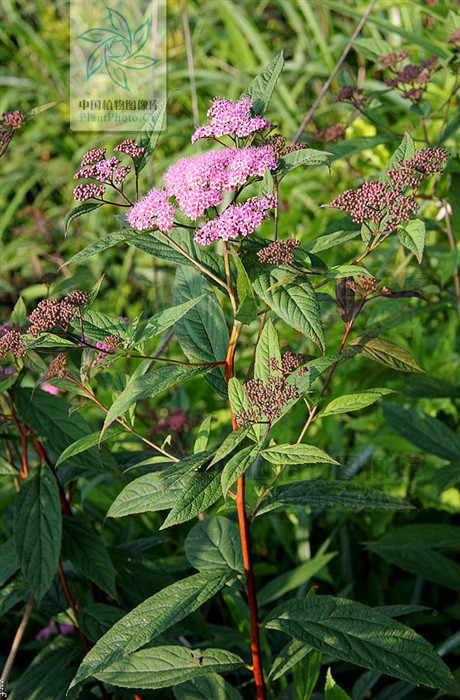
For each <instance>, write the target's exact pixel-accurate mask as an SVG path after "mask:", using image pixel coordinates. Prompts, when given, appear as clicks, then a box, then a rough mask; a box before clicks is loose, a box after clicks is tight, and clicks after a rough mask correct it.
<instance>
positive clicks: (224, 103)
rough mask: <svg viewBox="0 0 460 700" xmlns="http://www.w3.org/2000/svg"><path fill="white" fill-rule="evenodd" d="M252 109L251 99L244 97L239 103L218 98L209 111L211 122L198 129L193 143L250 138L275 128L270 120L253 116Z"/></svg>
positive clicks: (193, 137)
mask: <svg viewBox="0 0 460 700" xmlns="http://www.w3.org/2000/svg"><path fill="white" fill-rule="evenodd" d="M251 108H252V102H251V100H250V99H249V97H243V98H242V99H241V100H238V101H237V102H233V100H219V99H217V98H216V99H215V100H214V101H213V102H212V104H211V107H210V108H209V109H208V111H207V116H208V117H209V122H208V123H207V124H205V125H204V126H198V127H197V129H196V131H195V133H194V134H193V136H192V143H194V142H195V141H197V140H198V139H202V138H205V137H207V136H223V135H224V134H232V135H235V136H249V134H252V133H253V132H255V131H260V130H261V129H266V128H270V127H273V124H272V123H271V122H269V121H268V119H263V118H262V117H259V116H252V114H251Z"/></svg>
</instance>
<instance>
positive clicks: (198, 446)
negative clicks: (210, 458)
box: [193, 415, 212, 454]
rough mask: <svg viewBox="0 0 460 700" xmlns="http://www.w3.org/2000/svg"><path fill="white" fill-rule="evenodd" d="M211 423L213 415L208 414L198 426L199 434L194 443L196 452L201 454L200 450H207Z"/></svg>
mask: <svg viewBox="0 0 460 700" xmlns="http://www.w3.org/2000/svg"><path fill="white" fill-rule="evenodd" d="M211 423H212V416H211V415H208V416H206V417H205V418H204V419H203V420H202V422H201V425H200V427H199V428H198V434H197V436H196V438H195V442H194V443H193V452H194V454H199V453H200V452H204V451H205V450H206V448H207V446H208V442H209V434H210V432H211Z"/></svg>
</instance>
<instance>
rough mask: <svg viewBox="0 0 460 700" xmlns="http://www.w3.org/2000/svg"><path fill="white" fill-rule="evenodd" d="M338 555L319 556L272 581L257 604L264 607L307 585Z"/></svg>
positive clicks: (264, 588)
mask: <svg viewBox="0 0 460 700" xmlns="http://www.w3.org/2000/svg"><path fill="white" fill-rule="evenodd" d="M336 554H337V553H336V552H331V553H329V554H317V555H316V556H315V557H313V558H312V559H309V560H308V561H306V562H304V563H303V564H301V565H300V566H297V567H296V568H295V569H292V570H291V571H286V572H285V573H284V574H281V575H280V576H277V577H276V578H274V579H272V580H271V581H270V582H269V583H267V585H266V586H264V587H263V588H261V590H260V591H259V593H258V595H257V602H258V603H259V605H260V606H264V605H267V604H268V603H271V602H272V601H273V600H277V599H278V598H281V597H282V596H283V595H286V593H290V592H291V591H293V590H294V589H296V588H299V586H302V585H303V584H304V583H306V582H307V581H308V580H309V579H311V578H312V577H313V576H314V575H315V574H317V573H318V572H319V571H321V569H324V567H325V566H327V564H328V563H329V562H330V561H331V559H333V558H334V557H335V556H336Z"/></svg>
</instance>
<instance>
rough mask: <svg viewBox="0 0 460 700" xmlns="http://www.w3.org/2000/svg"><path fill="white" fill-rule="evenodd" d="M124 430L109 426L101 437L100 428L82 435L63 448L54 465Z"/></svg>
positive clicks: (114, 436) (121, 433) (111, 438)
mask: <svg viewBox="0 0 460 700" xmlns="http://www.w3.org/2000/svg"><path fill="white" fill-rule="evenodd" d="M125 432H126V431H125V430H124V429H123V428H110V430H107V432H106V433H104V435H103V436H102V437H101V431H100V430H96V432H95V433H90V434H89V435H84V436H83V437H81V438H79V439H78V440H75V442H72V444H71V445H69V446H68V447H66V448H65V450H63V451H62V452H61V454H60V455H59V458H58V460H57V462H56V467H58V466H59V465H60V464H62V462H65V461H66V459H70V457H74V456H75V455H78V454H81V453H82V452H86V450H89V449H91V447H96V446H98V445H99V444H100V443H101V442H107V441H108V440H113V438H116V437H118V436H119V435H123V433H125Z"/></svg>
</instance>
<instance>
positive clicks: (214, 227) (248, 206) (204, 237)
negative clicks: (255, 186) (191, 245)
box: [194, 195, 275, 245]
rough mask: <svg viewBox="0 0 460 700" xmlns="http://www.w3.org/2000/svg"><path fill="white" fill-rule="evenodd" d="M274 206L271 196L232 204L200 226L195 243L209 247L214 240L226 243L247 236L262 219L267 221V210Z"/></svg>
mask: <svg viewBox="0 0 460 700" xmlns="http://www.w3.org/2000/svg"><path fill="white" fill-rule="evenodd" d="M274 204H275V199H274V197H273V195H266V196H264V197H251V198H250V199H248V200H247V201H246V202H243V203H241V204H233V205H231V206H229V207H227V209H225V211H223V212H222V214H221V215H220V216H218V217H217V218H216V219H213V220H212V221H208V223H207V224H205V225H204V226H201V228H199V229H198V230H197V232H196V233H195V236H194V240H195V242H196V243H200V244H201V245H209V244H210V243H212V242H213V241H215V240H218V239H219V240H221V241H227V240H228V239H229V238H238V236H247V235H249V234H250V233H252V232H253V231H254V229H256V228H257V227H258V226H260V224H261V223H262V221H263V220H264V219H268V213H267V212H268V210H269V209H272V208H273V206H274Z"/></svg>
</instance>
